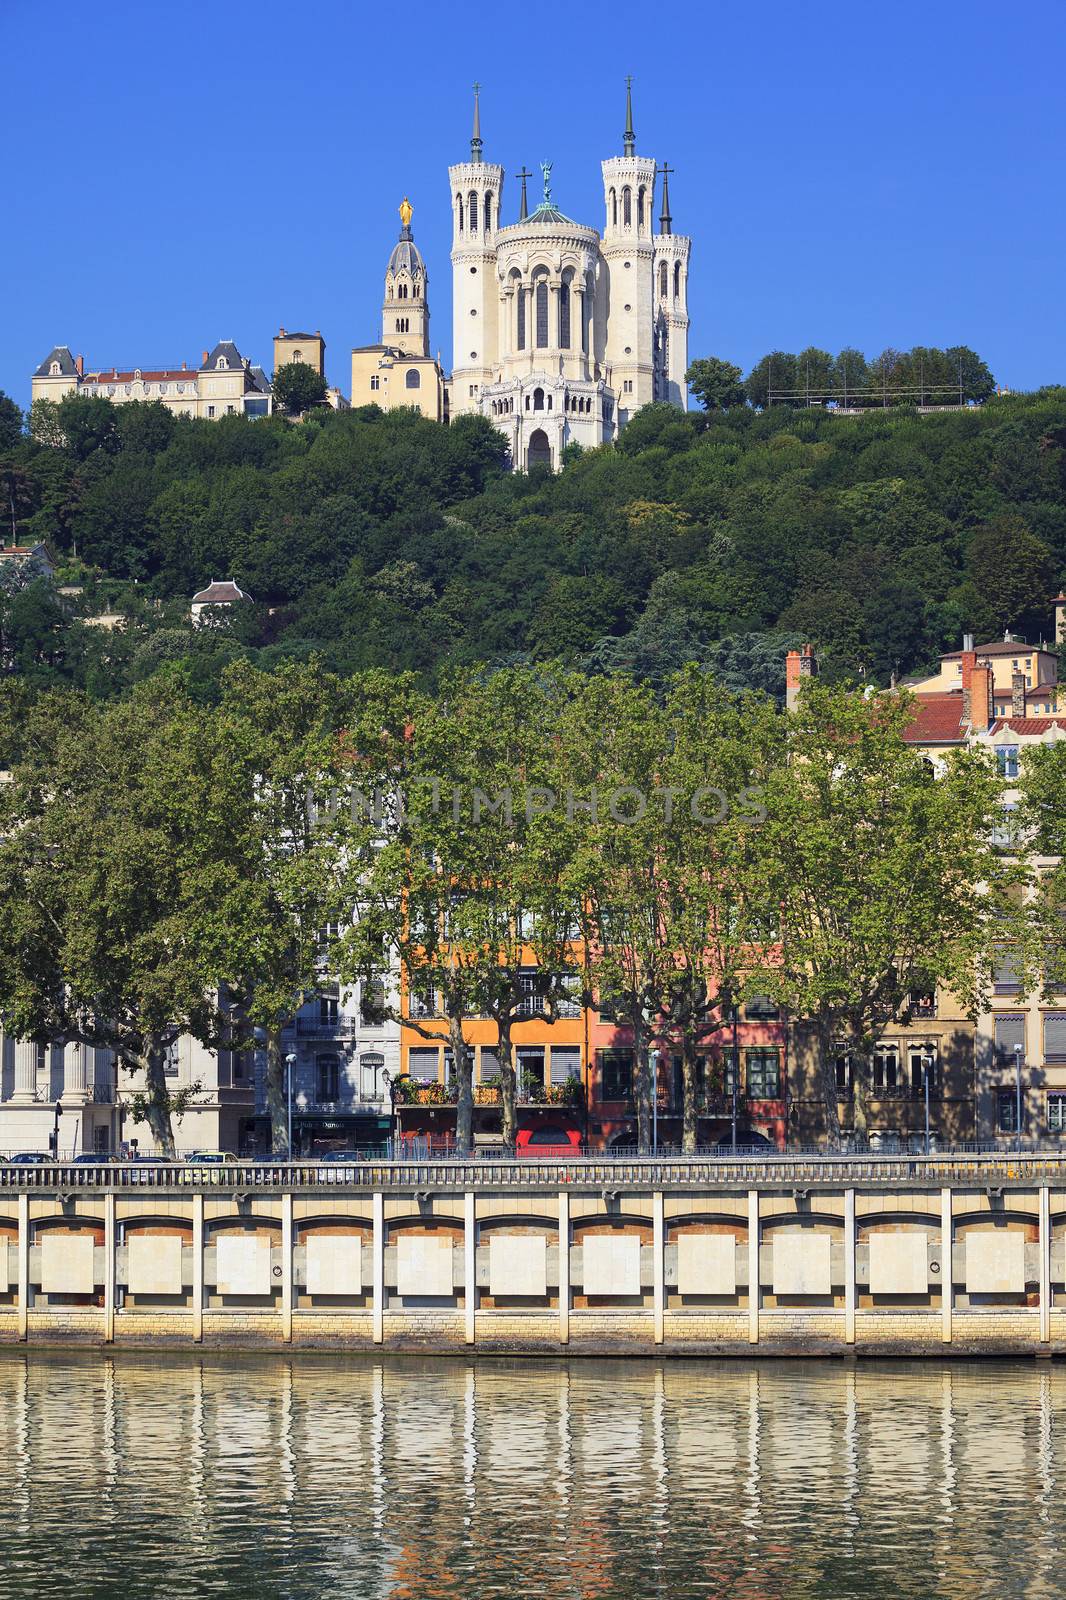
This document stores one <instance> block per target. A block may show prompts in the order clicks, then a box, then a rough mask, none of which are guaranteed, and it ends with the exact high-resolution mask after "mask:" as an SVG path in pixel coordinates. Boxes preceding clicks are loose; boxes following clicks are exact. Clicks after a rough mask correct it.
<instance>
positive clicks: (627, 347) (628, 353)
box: [626, 344, 633, 356]
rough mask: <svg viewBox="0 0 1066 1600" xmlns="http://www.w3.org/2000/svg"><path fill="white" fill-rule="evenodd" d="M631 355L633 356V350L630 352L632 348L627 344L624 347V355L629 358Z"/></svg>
mask: <svg viewBox="0 0 1066 1600" xmlns="http://www.w3.org/2000/svg"><path fill="white" fill-rule="evenodd" d="M632 354H633V350H632V347H631V346H630V345H628V344H627V345H626V355H627V356H631V355H632Z"/></svg>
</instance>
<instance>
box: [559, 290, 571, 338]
mask: <svg viewBox="0 0 1066 1600" xmlns="http://www.w3.org/2000/svg"><path fill="white" fill-rule="evenodd" d="M559 348H560V350H569V348H570V279H569V278H564V279H563V281H562V283H561V285H560V286H559Z"/></svg>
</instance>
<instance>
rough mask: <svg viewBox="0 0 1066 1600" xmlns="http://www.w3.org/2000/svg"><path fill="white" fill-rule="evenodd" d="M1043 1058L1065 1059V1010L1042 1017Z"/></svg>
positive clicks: (1051, 1059) (1052, 1059)
mask: <svg viewBox="0 0 1066 1600" xmlns="http://www.w3.org/2000/svg"><path fill="white" fill-rule="evenodd" d="M1044 1060H1045V1061H1066V1012H1059V1013H1058V1014H1057V1015H1056V1016H1052V1017H1045V1018H1044Z"/></svg>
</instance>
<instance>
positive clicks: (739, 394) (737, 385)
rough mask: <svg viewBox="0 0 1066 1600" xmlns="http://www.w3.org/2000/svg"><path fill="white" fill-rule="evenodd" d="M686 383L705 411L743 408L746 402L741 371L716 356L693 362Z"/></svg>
mask: <svg viewBox="0 0 1066 1600" xmlns="http://www.w3.org/2000/svg"><path fill="white" fill-rule="evenodd" d="M685 382H686V383H687V384H688V386H689V388H690V389H691V390H692V393H693V394H694V395H695V397H696V399H697V400H698V401H699V403H700V405H701V406H702V407H703V409H704V411H727V410H728V409H729V407H730V406H742V405H743V404H744V401H745V399H746V395H745V392H744V384H743V381H742V373H741V370H740V368H739V367H735V366H734V365H733V363H732V362H731V361H722V360H721V359H720V358H719V357H718V356H701V357H700V358H699V359H698V360H696V361H693V362H692V364H691V366H690V367H689V369H688V371H687V372H686V373H685Z"/></svg>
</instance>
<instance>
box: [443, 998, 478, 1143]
mask: <svg viewBox="0 0 1066 1600" xmlns="http://www.w3.org/2000/svg"><path fill="white" fill-rule="evenodd" d="M448 1039H449V1041H450V1043H451V1049H452V1061H453V1062H454V1063H455V1072H456V1077H457V1080H458V1084H459V1098H458V1100H457V1101H456V1106H455V1148H456V1153H457V1154H458V1155H461V1156H468V1155H469V1154H470V1150H471V1147H472V1146H473V1143H474V1063H473V1059H472V1055H471V1050H470V1046H469V1045H468V1044H467V1042H466V1040H465V1039H464V1038H463V1019H462V1017H449V1019H448Z"/></svg>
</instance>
